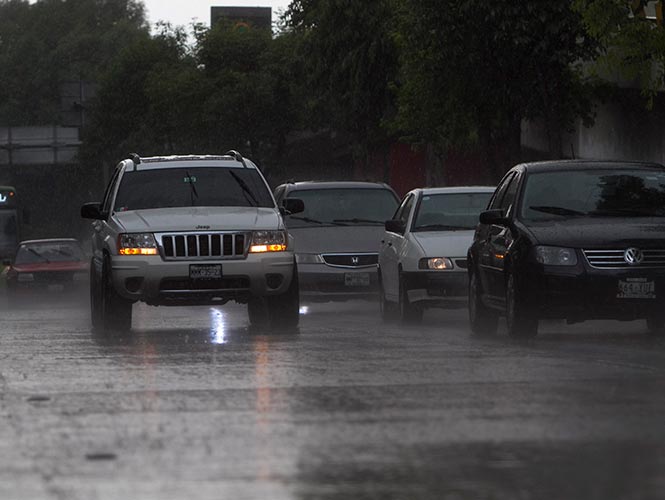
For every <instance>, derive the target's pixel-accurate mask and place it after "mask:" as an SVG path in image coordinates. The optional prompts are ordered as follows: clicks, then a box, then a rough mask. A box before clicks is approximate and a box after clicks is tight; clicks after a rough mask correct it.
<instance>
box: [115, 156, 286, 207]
mask: <svg viewBox="0 0 665 500" xmlns="http://www.w3.org/2000/svg"><path fill="white" fill-rule="evenodd" d="M274 206H275V205H274V201H273V198H272V196H271V194H270V191H269V190H268V188H267V186H266V185H265V182H264V181H263V179H262V178H261V175H260V174H259V173H258V172H257V171H256V170H254V169H246V168H224V167H213V168H211V167H198V166H192V167H191V168H163V169H151V170H137V171H131V170H128V171H126V172H125V173H124V174H123V176H122V180H121V182H120V187H119V189H118V194H117V196H116V199H115V204H114V210H115V211H126V210H145V209H151V208H170V207H274Z"/></svg>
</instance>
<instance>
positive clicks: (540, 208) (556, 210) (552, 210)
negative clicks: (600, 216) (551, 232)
mask: <svg viewBox="0 0 665 500" xmlns="http://www.w3.org/2000/svg"><path fill="white" fill-rule="evenodd" d="M529 208H530V209H531V210H535V211H536V212H545V213H546V214H554V215H562V216H566V215H588V214H587V213H586V212H580V211H579V210H573V209H572V208H565V207H551V206H548V205H537V206H530V207H529Z"/></svg>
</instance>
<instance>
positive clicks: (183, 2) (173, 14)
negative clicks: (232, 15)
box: [143, 0, 290, 27]
mask: <svg viewBox="0 0 665 500" xmlns="http://www.w3.org/2000/svg"><path fill="white" fill-rule="evenodd" d="M143 3H144V5H145V8H146V16H147V18H148V21H149V22H150V24H151V25H152V24H154V23H156V22H157V21H167V22H170V23H171V24H173V25H178V26H185V27H189V25H190V24H191V23H192V22H199V23H204V24H206V25H210V7H213V6H215V7H241V6H242V7H272V19H273V21H275V20H276V19H277V11H278V9H286V7H287V6H288V5H289V3H290V1H289V0H258V1H257V0H143Z"/></svg>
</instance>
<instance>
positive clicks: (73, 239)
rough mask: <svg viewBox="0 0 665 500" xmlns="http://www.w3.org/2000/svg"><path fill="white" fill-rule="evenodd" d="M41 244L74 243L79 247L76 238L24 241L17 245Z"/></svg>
mask: <svg viewBox="0 0 665 500" xmlns="http://www.w3.org/2000/svg"><path fill="white" fill-rule="evenodd" d="M43 243H76V244H77V245H80V242H79V240H77V239H76V238H44V239H41V240H24V241H22V242H20V243H19V245H40V244H43Z"/></svg>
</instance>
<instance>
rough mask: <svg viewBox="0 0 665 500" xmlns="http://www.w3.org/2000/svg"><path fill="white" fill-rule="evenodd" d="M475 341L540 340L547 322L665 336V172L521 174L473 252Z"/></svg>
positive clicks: (538, 170) (509, 177)
mask: <svg viewBox="0 0 665 500" xmlns="http://www.w3.org/2000/svg"><path fill="white" fill-rule="evenodd" d="M468 258H469V318H470V321H471V328H472V330H473V332H475V333H478V334H483V333H485V334H489V333H494V332H496V330H497V318H498V316H499V315H505V316H506V324H507V327H508V332H509V334H511V335H513V336H518V337H531V336H534V335H536V334H537V332H538V324H539V321H540V320H541V319H544V318H558V319H566V320H567V321H568V322H569V323H573V322H579V321H584V320H591V319H617V320H637V319H646V322H647V326H648V328H649V330H650V331H651V332H652V333H654V334H662V333H663V332H664V327H665V167H664V166H662V165H659V164H647V163H632V162H601V161H580V160H570V161H554V162H539V163H529V164H522V165H517V166H515V167H513V168H512V169H511V170H510V171H509V172H508V173H507V174H506V176H505V177H504V178H503V180H502V181H501V183H500V184H499V186H498V187H497V190H496V192H495V193H494V195H493V197H492V200H491V202H490V206H489V209H488V210H487V211H485V212H483V213H482V214H480V224H479V225H478V228H477V230H476V233H475V236H474V242H473V245H472V247H471V248H470V251H469V255H468Z"/></svg>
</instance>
